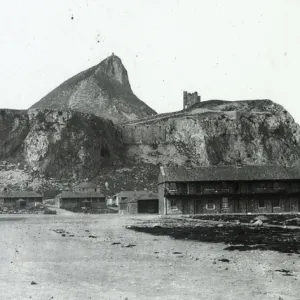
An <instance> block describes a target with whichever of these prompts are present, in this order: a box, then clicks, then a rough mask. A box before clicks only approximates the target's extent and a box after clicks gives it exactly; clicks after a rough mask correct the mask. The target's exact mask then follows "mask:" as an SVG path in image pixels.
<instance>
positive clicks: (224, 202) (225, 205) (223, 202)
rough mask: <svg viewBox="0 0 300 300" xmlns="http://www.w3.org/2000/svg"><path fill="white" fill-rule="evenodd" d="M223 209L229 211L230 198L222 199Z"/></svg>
mask: <svg viewBox="0 0 300 300" xmlns="http://www.w3.org/2000/svg"><path fill="white" fill-rule="evenodd" d="M222 208H224V209H228V208H229V205H228V198H227V197H223V198H222Z"/></svg>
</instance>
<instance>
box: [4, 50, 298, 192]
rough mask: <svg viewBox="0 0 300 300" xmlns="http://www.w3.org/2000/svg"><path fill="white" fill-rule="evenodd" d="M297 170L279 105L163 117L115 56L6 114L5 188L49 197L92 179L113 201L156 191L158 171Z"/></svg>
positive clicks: (217, 103)
mask: <svg viewBox="0 0 300 300" xmlns="http://www.w3.org/2000/svg"><path fill="white" fill-rule="evenodd" d="M299 162H300V127H299V125H298V124H296V123H295V121H294V119H293V118H292V116H291V115H290V114H289V113H288V112H287V111H286V110H285V109H284V108H283V107H282V106H280V105H278V104H276V103H274V102H272V101H270V100H253V101H223V100H210V101H204V102H198V103H196V104H195V105H192V106H191V107H189V108H188V109H186V110H183V111H178V112H171V113H166V114H159V115H157V114H156V113H155V112H154V111H153V110H152V109H151V108H149V107H148V106H147V105H146V104H145V103H143V102H142V101H140V100H139V99H138V98H137V97H136V96H135V95H134V94H133V92H132V90H131V87H130V83H129V79H128V75H127V71H126V69H125V68H124V66H123V64H122V62H121V60H120V58H118V57H117V56H114V55H112V56H110V57H108V58H107V59H105V60H104V61H103V62H101V63H100V64H99V65H97V66H95V67H92V68H91V69H89V70H86V71H84V72H82V73H80V74H78V75H76V76H74V77H72V78H71V79H69V80H67V81H66V82H64V83H63V84H62V85H60V86H59V87H58V88H56V89H55V90H54V91H52V92H50V93H49V94H48V95H47V96H46V97H45V98H43V99H42V100H41V101H39V102H38V103H36V104H35V105H33V107H32V108H31V109H29V110H28V111H17V110H0V188H3V187H4V186H9V187H11V188H13V189H23V188H31V189H34V190H38V191H42V192H45V193H48V194H49V195H52V194H53V193H54V192H55V191H59V190H62V189H66V188H69V187H71V186H72V185H74V184H76V183H78V182H79V181H81V180H83V179H86V178H88V179H89V180H92V181H94V182H96V183H101V185H102V186H103V187H104V183H105V182H107V183H108V185H109V190H107V191H106V192H107V193H108V194H113V193H115V192H118V191H120V190H121V189H125V190H132V189H144V188H147V189H151V190H155V189H156V181H157V173H158V166H159V165H160V164H167V165H180V166H186V167H193V166H207V165H231V164H247V165H253V164H260V165H274V164H280V165H293V164H296V163H299ZM52 192H53V193H52Z"/></svg>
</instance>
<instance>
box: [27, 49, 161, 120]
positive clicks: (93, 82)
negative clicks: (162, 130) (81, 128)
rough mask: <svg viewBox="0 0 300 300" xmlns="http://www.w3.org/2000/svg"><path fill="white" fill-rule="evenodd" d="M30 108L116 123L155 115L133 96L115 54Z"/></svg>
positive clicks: (120, 63)
mask: <svg viewBox="0 0 300 300" xmlns="http://www.w3.org/2000/svg"><path fill="white" fill-rule="evenodd" d="M31 108H39V109H45V108H46V109H52V110H53V109H54V110H66V109H71V110H77V111H81V112H86V113H91V114H95V115H97V116H100V117H104V118H107V119H111V120H113V121H114V122H115V123H118V122H122V121H128V120H136V119H139V118H143V117H147V116H150V115H155V114H156V112H155V111H154V110H153V109H152V108H150V107H149V106H148V105H146V104H145V103H144V102H143V101H141V100H140V99H138V98H137V97H136V96H135V95H134V93H133V92H132V89H131V86H130V83H129V79H128V74H127V70H126V69H125V67H124V66H123V64H122V61H121V59H120V58H119V57H118V56H116V55H114V54H113V55H111V56H109V57H108V58H106V59H105V60H103V61H102V62H101V63H100V64H98V65H96V66H94V67H92V68H90V69H88V70H86V71H83V72H81V73H79V74H77V75H75V76H74V77H72V78H70V79H68V80H67V81H65V82H64V83H62V84H61V85H60V86H58V87H57V88H56V89H54V90H53V91H52V92H50V93H49V94H48V95H46V96H45V97H44V98H42V99H41V100H40V101H38V102H37V103H35V104H34V105H33V106H32V107H31Z"/></svg>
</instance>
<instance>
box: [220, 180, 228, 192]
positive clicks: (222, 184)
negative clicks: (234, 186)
mask: <svg viewBox="0 0 300 300" xmlns="http://www.w3.org/2000/svg"><path fill="white" fill-rule="evenodd" d="M228 188H229V184H228V182H225V181H223V182H221V189H222V190H224V189H225V190H227V189H228Z"/></svg>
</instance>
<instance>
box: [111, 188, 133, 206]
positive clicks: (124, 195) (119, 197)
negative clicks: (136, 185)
mask: <svg viewBox="0 0 300 300" xmlns="http://www.w3.org/2000/svg"><path fill="white" fill-rule="evenodd" d="M136 193H137V191H121V192H119V193H118V194H115V195H114V196H113V202H114V203H115V204H116V205H118V206H120V203H121V202H124V201H125V200H126V199H129V198H132V197H134V195H135V194H136Z"/></svg>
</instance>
